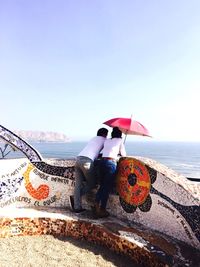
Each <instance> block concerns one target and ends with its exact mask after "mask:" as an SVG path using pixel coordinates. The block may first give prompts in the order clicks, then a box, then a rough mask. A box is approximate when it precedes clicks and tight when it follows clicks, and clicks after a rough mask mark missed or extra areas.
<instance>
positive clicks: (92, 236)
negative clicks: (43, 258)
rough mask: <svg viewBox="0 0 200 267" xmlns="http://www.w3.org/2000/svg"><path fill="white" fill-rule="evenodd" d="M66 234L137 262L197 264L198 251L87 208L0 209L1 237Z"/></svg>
mask: <svg viewBox="0 0 200 267" xmlns="http://www.w3.org/2000/svg"><path fill="white" fill-rule="evenodd" d="M46 234H48V235H54V236H69V237H73V238H76V239H84V240H88V241H90V242H93V243H96V244H101V245H104V246H106V247H108V248H109V249H110V250H112V251H115V252H117V253H121V254H123V255H127V256H128V257H130V258H131V259H132V260H133V263H134V262H135V263H137V264H139V265H140V266H198V263H199V262H200V255H199V251H197V250H195V249H194V248H192V247H190V246H188V245H186V244H185V243H182V242H177V240H173V239H172V238H170V237H168V236H164V235H161V234H160V233H159V234H158V233H156V232H151V231H150V230H149V229H145V228H144V227H142V226H141V225H137V224H133V223H132V225H131V226H130V225H128V224H127V223H125V222H123V221H121V220H119V219H117V218H116V217H112V216H111V217H109V218H106V219H100V220H94V219H93V218H92V214H91V212H90V211H86V212H85V213H83V214H81V215H80V214H79V215H76V214H74V213H72V212H70V211H69V210H68V209H58V208H44V207H41V208H37V209H31V208H5V209H0V237H1V238H5V237H12V236H26V235H46Z"/></svg>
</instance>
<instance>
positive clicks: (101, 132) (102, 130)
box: [97, 128, 108, 137]
mask: <svg viewBox="0 0 200 267" xmlns="http://www.w3.org/2000/svg"><path fill="white" fill-rule="evenodd" d="M107 134H108V130H107V129H106V128H100V129H99V130H98V131H97V136H104V137H106V136H107Z"/></svg>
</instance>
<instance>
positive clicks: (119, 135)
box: [111, 127, 122, 138]
mask: <svg viewBox="0 0 200 267" xmlns="http://www.w3.org/2000/svg"><path fill="white" fill-rule="evenodd" d="M111 137H112V138H122V131H120V129H119V128H118V127H114V128H113V130H112V133H111Z"/></svg>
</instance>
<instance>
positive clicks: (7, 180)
mask: <svg viewBox="0 0 200 267" xmlns="http://www.w3.org/2000/svg"><path fill="white" fill-rule="evenodd" d="M0 138H1V139H2V140H4V141H5V142H7V143H9V144H11V145H12V146H15V147H16V148H18V149H19V150H20V151H22V152H23V153H24V154H25V155H26V157H27V158H23V159H5V160H0V207H1V208H4V209H5V208H8V207H9V208H10V207H16V208H17V207H23V208H27V207H32V208H35V209H37V208H42V207H45V208H47V207H51V208H53V207H57V208H60V207H69V202H68V196H69V195H70V194H72V193H73V188H74V162H69V161H59V160H57V161H56V160H55V161H47V162H45V161H44V160H43V159H42V157H41V155H40V154H39V152H37V151H36V150H35V149H34V148H33V147H32V146H30V145H29V144H28V143H26V142H25V141H24V140H22V139H21V138H19V137H18V136H17V135H15V134H14V133H12V132H11V131H9V130H8V129H6V128H4V127H3V126H1V127H0ZM118 167H119V169H118V176H117V184H116V189H115V190H114V191H113V193H112V195H111V197H110V199H109V203H108V208H109V211H110V213H111V214H112V215H113V216H116V217H117V218H118V219H120V220H123V221H125V222H128V223H129V225H130V226H131V225H132V224H134V223H138V224H140V225H142V226H144V227H147V228H148V229H151V230H154V231H158V232H160V233H165V234H166V235H168V236H171V237H173V238H176V239H177V240H180V241H183V242H185V243H187V244H188V245H190V246H192V247H194V248H197V249H200V229H199V225H200V207H199V203H200V187H199V184H197V183H192V182H190V181H188V180H187V179H186V178H185V177H183V176H180V175H178V174H177V173H175V172H174V171H172V170H170V169H169V168H167V167H166V166H164V165H162V164H159V163H158V162H155V161H153V160H151V159H146V158H139V157H137V158H135V157H125V158H121V159H120V162H119V165H118ZM84 205H85V207H86V208H87V202H86V200H84Z"/></svg>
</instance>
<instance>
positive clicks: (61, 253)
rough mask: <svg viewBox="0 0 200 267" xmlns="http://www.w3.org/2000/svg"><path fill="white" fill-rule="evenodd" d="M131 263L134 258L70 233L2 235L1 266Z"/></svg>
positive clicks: (90, 266) (122, 265) (124, 265)
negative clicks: (62, 236) (61, 235)
mask: <svg viewBox="0 0 200 267" xmlns="http://www.w3.org/2000/svg"><path fill="white" fill-rule="evenodd" d="M47 266H48V267H52V266H58V267H68V266H70V267H72V266H73V267H76V266H78V267H79V266H81V267H83V266H84V267H93V266H98V267H113V266H118V267H129V266H134V267H136V265H135V264H133V261H131V260H130V259H129V258H127V257H126V256H123V255H118V254H116V253H114V252H111V251H110V250H108V249H107V248H105V247H103V246H98V245H94V244H92V243H89V242H87V241H80V240H75V239H72V238H69V237H65V238H60V237H58V238H56V237H53V236H50V235H46V236H25V237H24V236H23V237H21V236H19V237H17V236H16V237H10V238H1V239H0V267H47Z"/></svg>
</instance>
